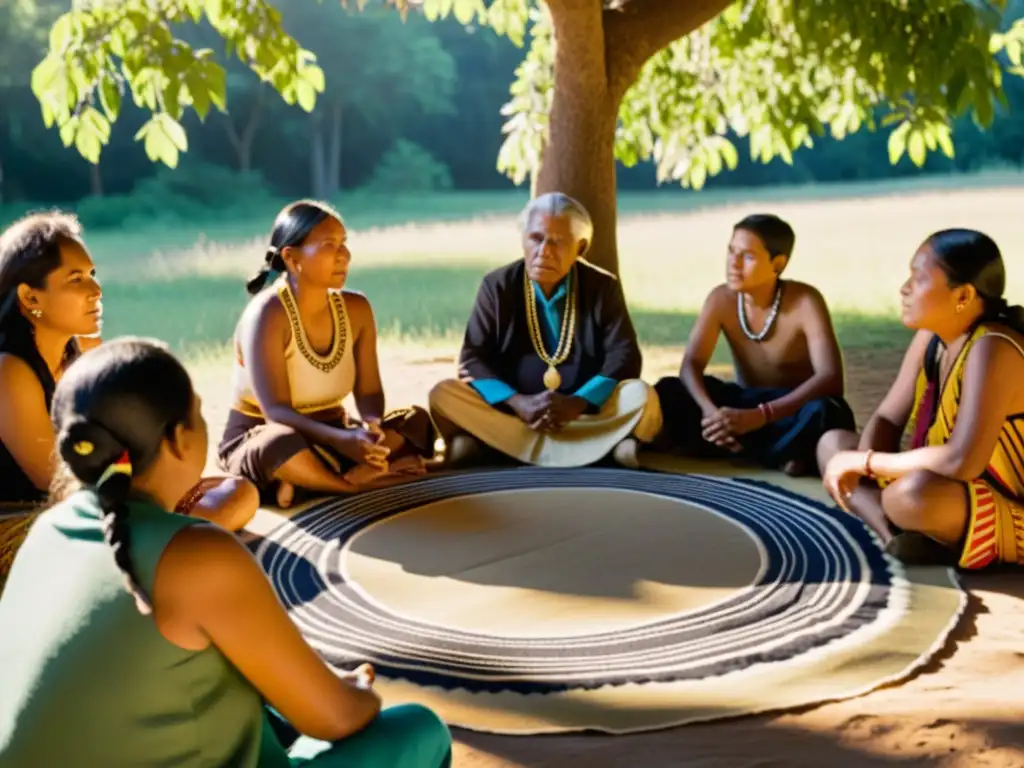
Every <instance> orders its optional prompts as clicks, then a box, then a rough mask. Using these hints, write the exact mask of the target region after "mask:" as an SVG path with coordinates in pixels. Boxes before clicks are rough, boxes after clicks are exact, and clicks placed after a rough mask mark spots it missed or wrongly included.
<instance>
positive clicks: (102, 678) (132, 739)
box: [0, 491, 288, 768]
mask: <svg viewBox="0 0 1024 768" xmlns="http://www.w3.org/2000/svg"><path fill="white" fill-rule="evenodd" d="M101 518H102V512H101V511H100V507H99V502H98V500H97V498H96V496H95V494H93V493H91V492H89V491H82V492H79V493H77V494H75V495H74V496H72V497H70V498H69V499H67V500H66V501H64V502H62V503H61V504H59V505H57V506H55V507H53V508H52V509H49V510H47V511H46V512H43V513H42V514H41V515H40V516H39V518H38V519H37V520H36V522H35V523H34V524H33V526H32V529H31V530H30V531H29V534H28V536H27V537H26V539H25V543H24V544H23V545H22V547H21V549H20V551H19V552H18V555H17V557H16V559H15V562H14V567H13V568H12V570H11V574H10V578H9V580H8V582H7V585H6V587H5V589H4V592H3V597H2V599H0V768H51V767H55V766H72V765H81V766H118V767H119V768H121V767H125V768H127V767H128V766H140V767H141V766H196V767H197V768H198V766H203V767H204V768H206V767H207V766H209V767H210V768H214V767H216V768H227V767H228V766H231V767H232V768H235V767H236V766H237V767H238V768H252V767H253V766H258V765H260V766H265V765H269V764H271V763H273V764H280V763H279V762H278V760H276V759H273V758H271V759H270V760H268V759H267V758H270V757H271V755H270V754H268V752H269V753H275V752H276V753H277V756H279V757H281V758H284V763H283V764H284V765H287V764H288V762H287V758H286V757H285V755H284V753H283V751H282V750H280V747H277V748H276V749H274V748H273V747H272V745H271V744H269V743H265V744H263V751H264V754H263V758H262V759H261V756H260V752H261V740H268V741H270V740H272V739H273V737H272V735H271V734H270V733H266V732H264V731H269V728H266V729H265V728H264V726H263V722H264V712H263V705H262V701H261V699H260V696H259V694H258V693H257V691H256V690H255V689H254V688H253V687H252V685H251V684H250V683H249V682H248V681H247V680H246V679H245V678H243V677H242V676H241V674H240V673H239V672H238V671H237V670H236V669H235V668H234V667H233V666H232V665H231V663H230V662H229V661H228V660H227V659H226V658H225V657H224V656H223V655H222V654H221V653H220V651H218V650H217V649H216V648H215V647H213V646H211V647H209V648H207V649H206V650H203V651H188V650H184V649H182V648H179V647H177V646H176V645H173V644H172V643H170V642H168V641H167V640H166V639H165V638H164V637H163V635H161V634H160V632H159V630H158V629H157V627H156V624H155V622H154V621H153V617H152V616H143V615H142V614H140V613H139V611H138V610H137V609H136V607H135V601H134V598H133V597H132V596H131V595H130V594H129V593H128V591H127V590H126V589H125V582H124V577H123V575H122V574H121V572H120V570H118V568H117V566H116V565H115V563H114V557H113V554H112V552H111V550H110V548H109V547H108V546H107V544H106V543H105V542H104V540H103V526H102V522H101ZM127 523H128V526H129V530H130V534H131V539H130V542H131V543H130V551H131V556H132V562H133V564H134V568H135V575H136V578H137V579H138V581H139V584H140V585H141V586H142V588H143V589H144V590H145V592H146V593H147V594H152V589H153V580H154V576H155V574H156V568H157V564H158V563H159V562H160V557H161V555H162V554H163V551H164V548H165V547H166V546H167V544H168V543H169V542H170V541H171V539H172V538H173V537H174V535H175V534H176V533H178V532H179V531H181V530H183V529H184V528H186V527H188V526H190V525H196V524H203V521H202V520H198V519H195V518H189V517H184V516H182V515H175V514H171V513H169V512H166V511H164V510H163V509H161V508H159V507H157V506H156V505H155V504H152V503H150V502H145V501H133V502H132V503H131V504H130V505H129V515H128V520H127ZM273 746H276V745H273ZM268 747H271V748H270V749H269V750H268V749H267V748H268Z"/></svg>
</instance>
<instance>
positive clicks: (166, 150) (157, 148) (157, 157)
mask: <svg viewBox="0 0 1024 768" xmlns="http://www.w3.org/2000/svg"><path fill="white" fill-rule="evenodd" d="M165 117H166V115H163V114H158V115H154V116H153V117H152V118H151V119H150V120H149V121H148V122H147V123H146V124H145V125H143V126H142V128H140V129H139V132H138V133H137V134H135V139H136V140H139V139H144V146H145V148H146V156H147V157H148V158H149V159H150V160H152V161H153V162H157V161H160V162H162V163H163V164H164V165H166V166H167V167H168V168H176V167H177V166H178V152H179V147H178V145H177V144H176V143H175V139H174V137H172V136H171V135H170V134H168V132H167V121H166V120H162V119H161V118H165ZM168 120H169V118H168ZM170 122H174V121H173V120H171V121H170ZM174 124H175V125H177V123H174ZM178 128H179V129H180V128H181V126H178ZM183 135H184V131H182V136H183ZM178 138H181V137H178Z"/></svg>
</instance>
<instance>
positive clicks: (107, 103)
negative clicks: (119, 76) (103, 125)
mask: <svg viewBox="0 0 1024 768" xmlns="http://www.w3.org/2000/svg"><path fill="white" fill-rule="evenodd" d="M100 104H101V105H102V106H103V111H104V112H105V113H106V115H107V118H108V119H109V120H110V121H111V122H113V121H115V120H117V116H118V115H119V114H120V113H121V89H120V87H119V86H118V84H117V81H116V80H114V78H113V76H112V75H110V73H104V75H103V79H102V81H101V83H100Z"/></svg>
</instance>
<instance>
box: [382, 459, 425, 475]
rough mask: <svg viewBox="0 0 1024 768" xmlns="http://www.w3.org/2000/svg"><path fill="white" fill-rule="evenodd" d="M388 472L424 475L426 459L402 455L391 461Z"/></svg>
mask: <svg viewBox="0 0 1024 768" xmlns="http://www.w3.org/2000/svg"><path fill="white" fill-rule="evenodd" d="M390 472H391V473H394V474H401V475H425V474H427V467H426V461H425V460H424V459H423V457H422V456H403V457H402V458H400V459H397V460H395V461H392V462H391V470H390Z"/></svg>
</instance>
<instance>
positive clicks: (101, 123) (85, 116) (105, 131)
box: [79, 107, 110, 144]
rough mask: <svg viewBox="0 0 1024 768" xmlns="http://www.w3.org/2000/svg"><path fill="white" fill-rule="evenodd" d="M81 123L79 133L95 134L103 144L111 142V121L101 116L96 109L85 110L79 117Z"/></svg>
mask: <svg viewBox="0 0 1024 768" xmlns="http://www.w3.org/2000/svg"><path fill="white" fill-rule="evenodd" d="M79 121H80V123H81V128H80V129H79V133H81V131H82V130H87V131H88V132H89V133H91V134H94V135H95V136H96V138H97V139H99V141H100V142H102V143H103V144H106V143H107V142H108V141H110V121H108V120H107V118H106V117H104V116H103V115H102V114H100V112H99V111H98V110H97V109H96V108H95V107H86V108H85V109H83V110H82V114H81V115H79Z"/></svg>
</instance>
